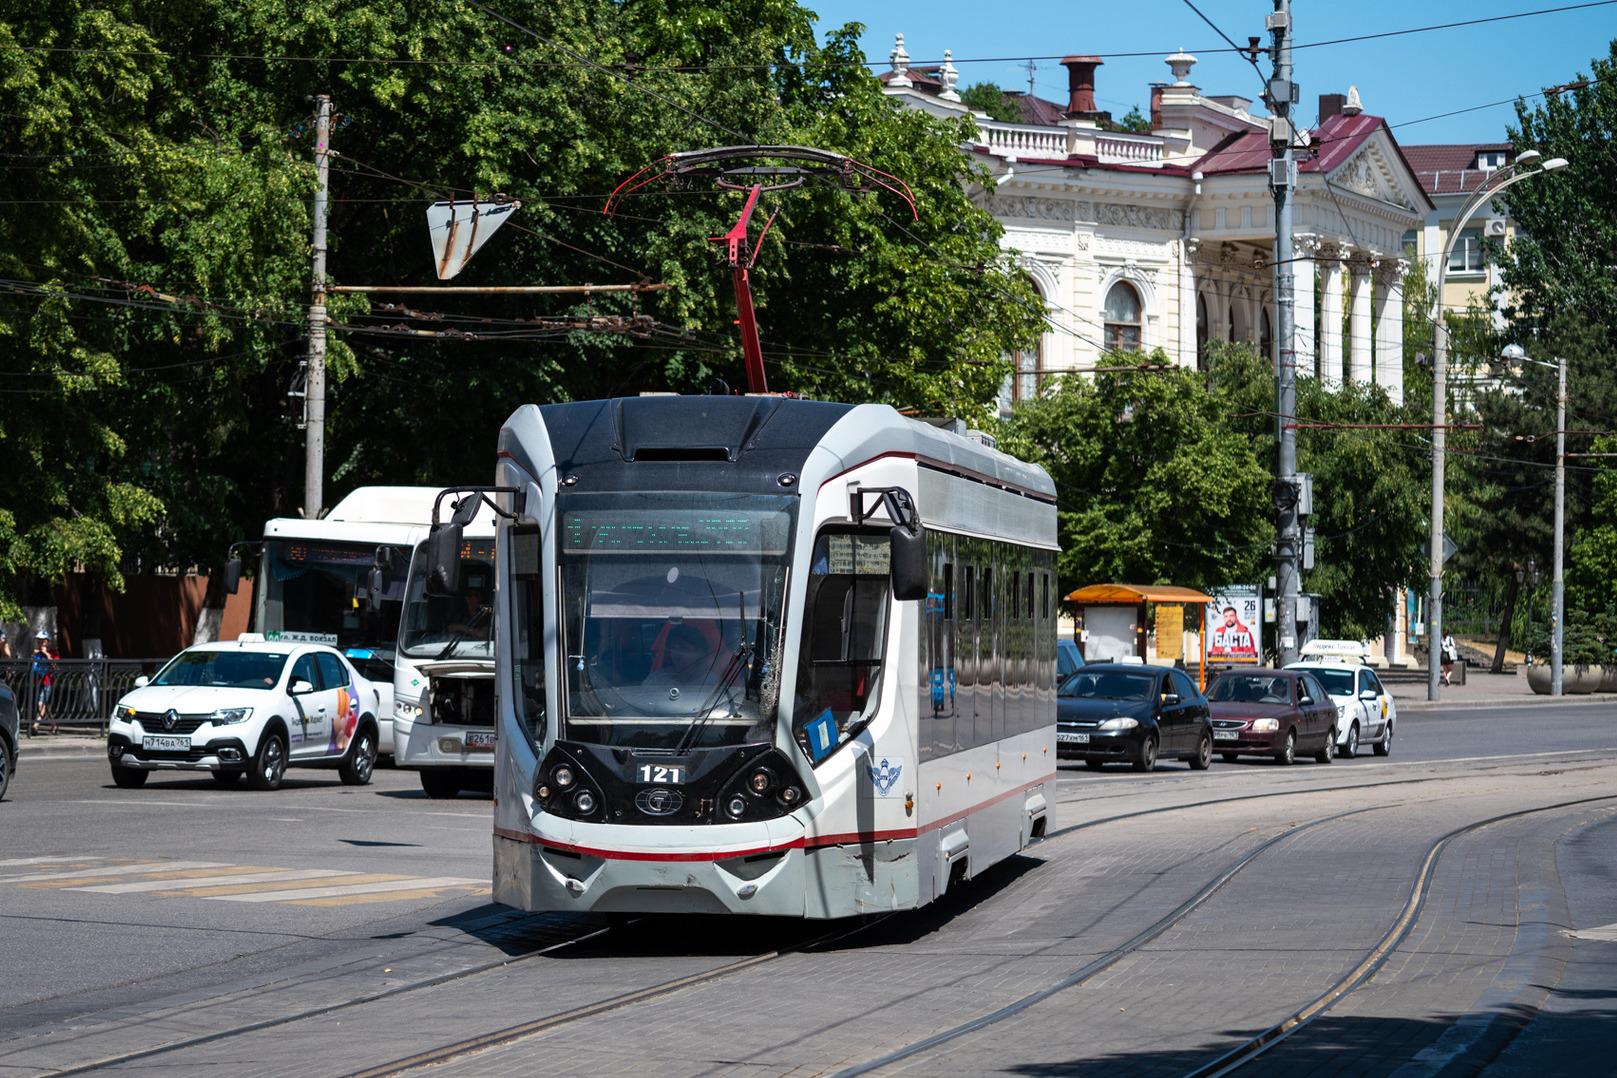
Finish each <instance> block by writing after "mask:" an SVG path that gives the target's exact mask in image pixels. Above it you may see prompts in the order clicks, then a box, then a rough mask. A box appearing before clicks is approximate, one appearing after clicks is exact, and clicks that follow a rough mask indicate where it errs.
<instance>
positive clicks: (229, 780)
mask: <svg viewBox="0 0 1617 1078" xmlns="http://www.w3.org/2000/svg"><path fill="white" fill-rule="evenodd" d="M245 774H247V772H245V771H243V770H242V769H241V768H239V767H221V768H220V769H219V770H217V771H215V772H213V781H214V782H216V783H218V784H219V785H220V786H234V785H236V783H238V782H240V781H241V778H242V776H243V775H245Z"/></svg>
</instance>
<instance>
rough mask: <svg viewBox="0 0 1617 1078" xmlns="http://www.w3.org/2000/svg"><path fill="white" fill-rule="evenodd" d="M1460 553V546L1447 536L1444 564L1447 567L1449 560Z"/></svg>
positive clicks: (1444, 547) (1444, 541) (1444, 540)
mask: <svg viewBox="0 0 1617 1078" xmlns="http://www.w3.org/2000/svg"><path fill="white" fill-rule="evenodd" d="M1459 552H1460V547H1459V545H1458V544H1456V543H1455V541H1454V540H1453V539H1450V538H1449V537H1448V536H1447V535H1445V536H1443V563H1444V564H1445V565H1446V564H1448V560H1449V559H1450V558H1452V557H1454V555H1456V554H1458V553H1459Z"/></svg>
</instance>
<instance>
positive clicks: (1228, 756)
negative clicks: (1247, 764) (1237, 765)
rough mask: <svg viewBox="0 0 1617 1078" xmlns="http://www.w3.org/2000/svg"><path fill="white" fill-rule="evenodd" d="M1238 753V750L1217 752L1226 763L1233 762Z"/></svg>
mask: <svg viewBox="0 0 1617 1078" xmlns="http://www.w3.org/2000/svg"><path fill="white" fill-rule="evenodd" d="M1240 755H1241V754H1240V753H1238V752H1221V753H1219V756H1221V757H1223V759H1224V762H1225V763H1227V764H1233V763H1234V762H1235V761H1236V760H1237V759H1239V758H1240Z"/></svg>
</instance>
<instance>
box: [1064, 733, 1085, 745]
mask: <svg viewBox="0 0 1617 1078" xmlns="http://www.w3.org/2000/svg"><path fill="white" fill-rule="evenodd" d="M1056 740H1057V741H1065V742H1067V743H1068V744H1071V745H1087V744H1089V735H1088V734H1080V733H1077V732H1076V731H1073V730H1057V731H1056Z"/></svg>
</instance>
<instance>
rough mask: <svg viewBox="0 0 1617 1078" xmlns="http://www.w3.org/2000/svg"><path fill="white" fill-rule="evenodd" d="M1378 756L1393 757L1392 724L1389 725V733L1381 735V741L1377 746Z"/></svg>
mask: <svg viewBox="0 0 1617 1078" xmlns="http://www.w3.org/2000/svg"><path fill="white" fill-rule="evenodd" d="M1375 750H1376V755H1377V756H1391V755H1392V723H1390V722H1389V723H1388V724H1387V732H1386V733H1384V734H1382V735H1381V740H1380V741H1377V742H1376V744H1375Z"/></svg>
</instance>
